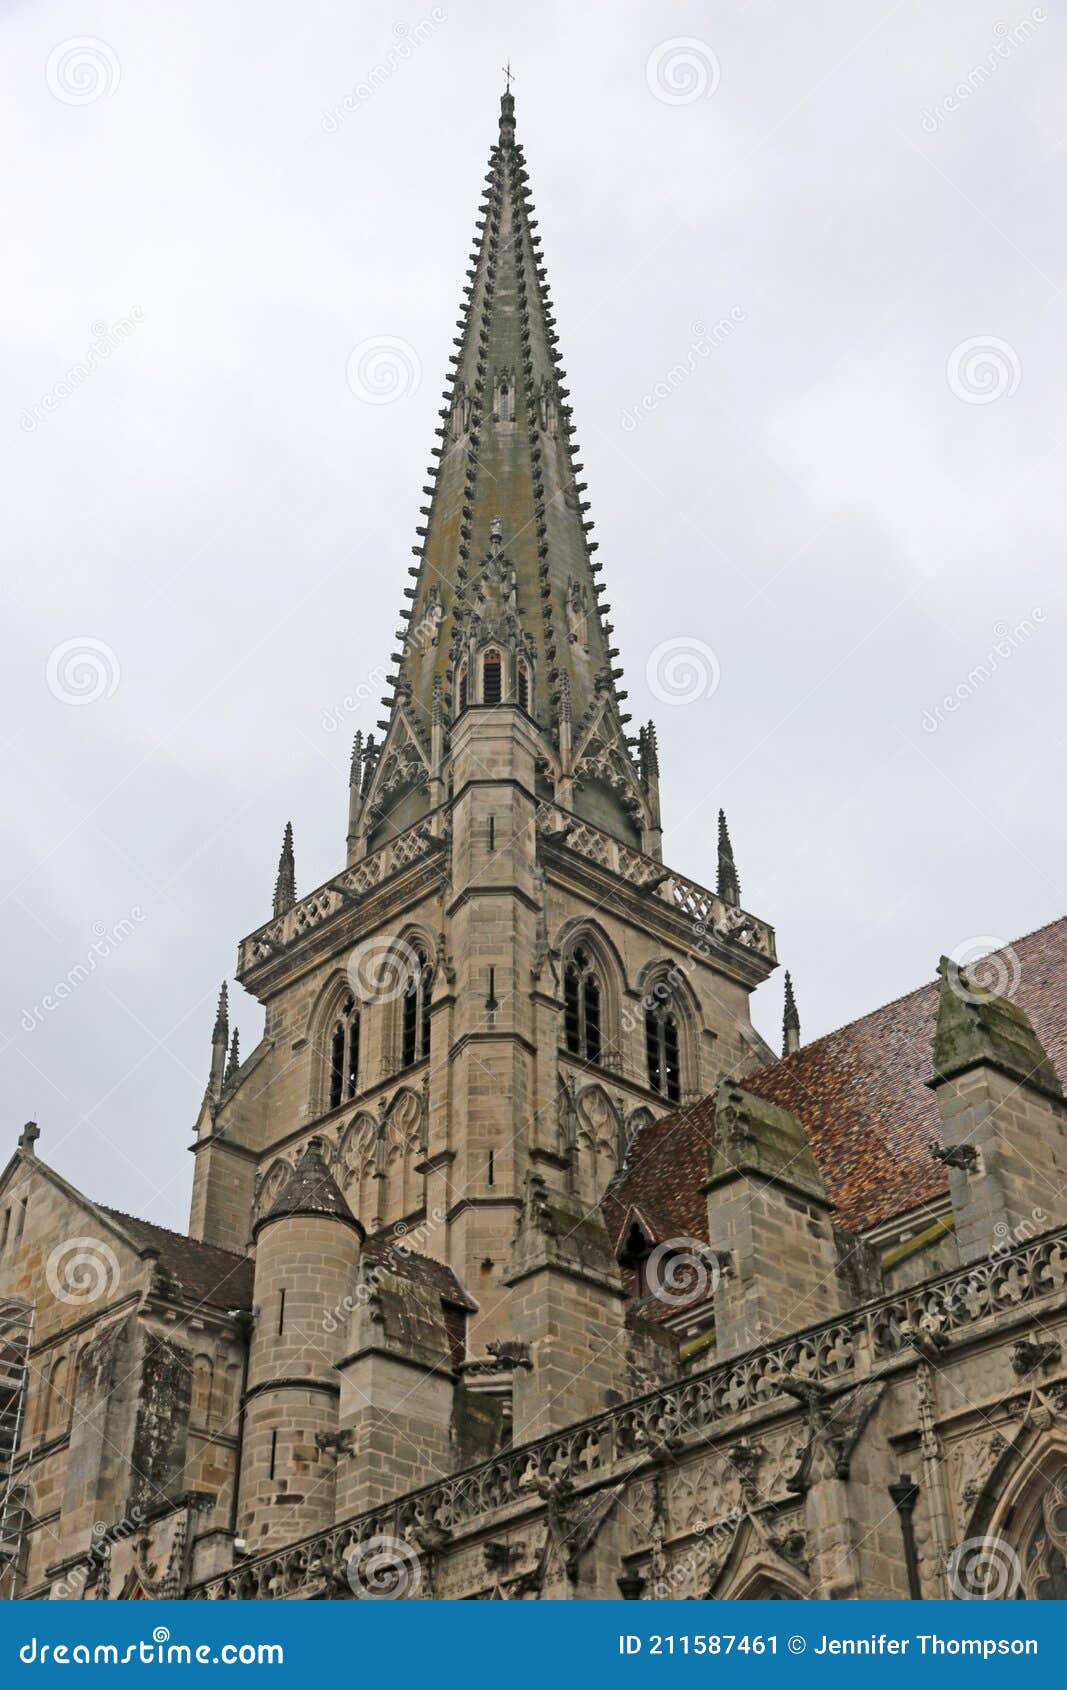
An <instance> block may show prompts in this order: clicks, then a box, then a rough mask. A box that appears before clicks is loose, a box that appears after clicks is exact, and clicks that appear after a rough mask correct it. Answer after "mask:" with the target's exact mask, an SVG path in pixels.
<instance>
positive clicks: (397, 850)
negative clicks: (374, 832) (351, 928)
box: [237, 821, 441, 978]
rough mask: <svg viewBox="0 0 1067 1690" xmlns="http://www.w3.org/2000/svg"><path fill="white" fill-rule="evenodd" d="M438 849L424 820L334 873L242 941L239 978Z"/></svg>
mask: <svg viewBox="0 0 1067 1690" xmlns="http://www.w3.org/2000/svg"><path fill="white" fill-rule="evenodd" d="M440 847H441V840H440V838H438V837H437V836H435V834H434V833H433V830H432V828H431V827H430V825H429V823H428V822H426V821H421V822H417V823H416V824H415V826H414V827H409V828H408V829H407V830H406V832H404V833H400V834H398V835H397V837H396V838H395V839H391V840H390V841H389V843H388V845H383V846H382V848H381V850H380V851H375V852H374V853H373V855H372V856H369V857H364V859H363V861H362V862H359V863H353V864H352V867H351V868H347V869H345V870H344V872H343V873H342V874H338V875H335V876H334V878H333V879H332V880H329V881H327V882H326V885H325V886H320V887H319V888H318V890H317V891H315V892H309V893H308V895H307V897H306V898H301V899H300V900H299V901H298V902H297V903H295V904H294V905H293V907H292V909H291V910H286V912H285V914H284V915H279V916H276V917H275V918H274V920H273V921H268V922H267V923H266V924H265V926H263V927H259V928H257V929H256V931H255V932H254V933H251V934H249V936H248V938H247V939H243V940H242V941H241V945H240V949H239V954H238V964H237V974H238V978H240V977H241V975H242V974H243V973H244V972H245V970H246V969H248V968H252V967H254V966H255V964H256V963H258V962H266V961H267V960H268V959H269V958H270V957H272V956H274V955H276V954H277V952H278V951H283V950H285V949H286V948H287V947H288V946H289V945H291V944H293V943H294V942H295V941H296V940H297V939H302V938H303V937H304V935H305V933H310V932H311V930H312V928H314V927H320V926H321V925H322V923H323V922H324V921H328V920H329V918H330V917H331V916H333V915H336V914H337V912H338V910H340V909H343V908H344V906H345V905H346V904H351V903H352V902H353V901H354V900H355V899H357V898H361V897H364V896H365V895H366V893H368V892H372V891H374V889H375V888H376V887H378V886H380V885H381V884H382V883H383V881H386V880H388V879H390V877H391V876H392V875H394V874H399V873H400V872H401V871H402V870H403V869H406V868H409V867H410V866H411V864H412V863H417V862H420V861H421V860H422V859H423V858H424V857H429V856H430V855H431V854H432V853H433V851H434V850H437V849H440Z"/></svg>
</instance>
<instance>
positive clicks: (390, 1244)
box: [363, 1231, 478, 1312]
mask: <svg viewBox="0 0 1067 1690" xmlns="http://www.w3.org/2000/svg"><path fill="white" fill-rule="evenodd" d="M403 1244H404V1237H403V1234H397V1233H393V1232H392V1231H389V1232H385V1233H377V1234H375V1236H374V1237H373V1238H368V1239H367V1242H366V1243H365V1244H364V1246H363V1259H364V1261H365V1262H367V1263H372V1262H379V1263H380V1264H381V1266H382V1267H383V1268H385V1269H386V1271H387V1272H388V1273H395V1274H396V1275H397V1277H398V1278H400V1279H410V1280H412V1281H413V1282H414V1283H415V1284H417V1285H425V1286H427V1287H429V1288H430V1289H431V1290H434V1291H436V1292H437V1294H438V1296H439V1297H440V1299H441V1301H442V1302H443V1303H454V1304H455V1306H456V1307H457V1308H461V1309H469V1310H471V1311H472V1312H473V1311H474V1310H475V1309H477V1307H478V1305H477V1303H476V1302H475V1301H474V1298H473V1297H471V1296H470V1295H469V1294H468V1293H467V1292H466V1291H465V1290H464V1289H463V1286H462V1285H461V1284H460V1282H459V1280H458V1279H457V1278H456V1276H455V1274H454V1273H453V1272H452V1269H451V1268H450V1267H446V1266H445V1264H444V1262H436V1261H434V1259H433V1257H432V1256H422V1255H420V1254H419V1253H418V1251H417V1250H408V1249H405V1248H403Z"/></svg>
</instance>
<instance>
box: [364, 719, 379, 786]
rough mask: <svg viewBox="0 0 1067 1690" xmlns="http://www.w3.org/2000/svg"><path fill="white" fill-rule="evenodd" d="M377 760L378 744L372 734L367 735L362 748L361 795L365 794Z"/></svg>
mask: <svg viewBox="0 0 1067 1690" xmlns="http://www.w3.org/2000/svg"><path fill="white" fill-rule="evenodd" d="M377 761H378V745H377V742H376V740H375V738H374V735H373V734H368V735H367V743H366V746H365V747H364V750H363V796H364V798H365V797H366V796H367V791H368V789H369V787H370V783H371V777H372V776H373V774H374V769H375V765H376V764H377Z"/></svg>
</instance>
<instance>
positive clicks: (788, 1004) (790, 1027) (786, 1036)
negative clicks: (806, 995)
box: [782, 968, 800, 1056]
mask: <svg viewBox="0 0 1067 1690" xmlns="http://www.w3.org/2000/svg"><path fill="white" fill-rule="evenodd" d="M799 1049H800V1015H799V1012H798V1010H797V1000H796V998H795V997H794V995H793V976H792V975H791V974H790V972H789V970H788V968H787V969H786V971H785V1010H784V1013H783V1015H782V1055H783V1056H792V1054H793V1052H794V1051H795V1050H799Z"/></svg>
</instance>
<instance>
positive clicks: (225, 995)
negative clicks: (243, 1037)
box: [207, 980, 230, 1103]
mask: <svg viewBox="0 0 1067 1690" xmlns="http://www.w3.org/2000/svg"><path fill="white" fill-rule="evenodd" d="M229 1042H230V991H229V987H228V986H227V984H226V982H225V980H224V981H223V982H222V986H221V988H220V990H219V1007H218V1009H217V1010H216V1011H215V1025H214V1027H213V1028H212V1031H211V1077H210V1079H209V1080H208V1087H207V1095H208V1097H209V1098H210V1099H212V1100H213V1101H214V1102H215V1103H217V1102H218V1101H219V1098H220V1097H221V1096H222V1087H223V1084H224V1079H225V1073H226V1046H227V1045H228V1044H229Z"/></svg>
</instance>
